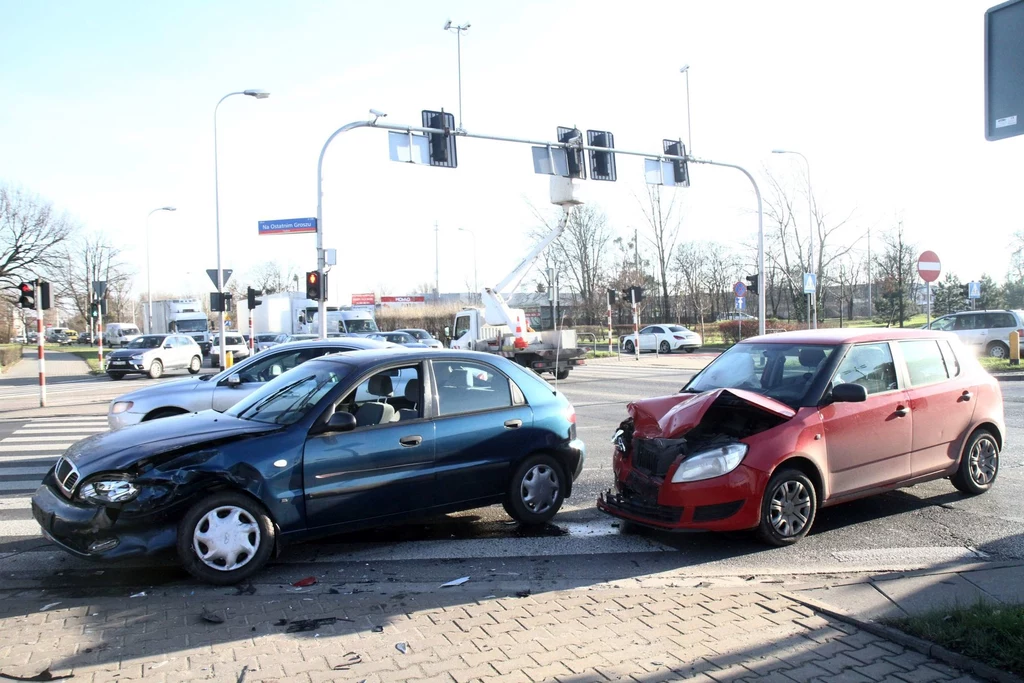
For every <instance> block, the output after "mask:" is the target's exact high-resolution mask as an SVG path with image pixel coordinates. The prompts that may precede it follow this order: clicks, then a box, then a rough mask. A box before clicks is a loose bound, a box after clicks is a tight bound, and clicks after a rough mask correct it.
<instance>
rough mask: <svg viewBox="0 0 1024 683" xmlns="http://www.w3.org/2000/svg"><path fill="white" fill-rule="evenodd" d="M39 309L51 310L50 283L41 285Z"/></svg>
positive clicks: (41, 283)
mask: <svg viewBox="0 0 1024 683" xmlns="http://www.w3.org/2000/svg"><path fill="white" fill-rule="evenodd" d="M39 308H41V309H43V310H44V311H48V310H50V283H49V282H40V283H39Z"/></svg>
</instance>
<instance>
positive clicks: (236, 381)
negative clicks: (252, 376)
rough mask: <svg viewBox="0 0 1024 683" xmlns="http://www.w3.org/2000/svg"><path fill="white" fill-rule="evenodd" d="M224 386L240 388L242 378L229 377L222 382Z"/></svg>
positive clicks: (238, 376) (236, 376) (237, 376)
mask: <svg viewBox="0 0 1024 683" xmlns="http://www.w3.org/2000/svg"><path fill="white" fill-rule="evenodd" d="M224 384H226V385H227V386H229V387H237V386H241V384H242V377H241V375H229V376H228V377H227V379H225V380H224Z"/></svg>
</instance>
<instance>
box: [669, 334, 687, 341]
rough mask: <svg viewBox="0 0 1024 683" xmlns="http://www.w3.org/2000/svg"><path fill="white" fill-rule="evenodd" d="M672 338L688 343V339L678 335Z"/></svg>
mask: <svg viewBox="0 0 1024 683" xmlns="http://www.w3.org/2000/svg"><path fill="white" fill-rule="evenodd" d="M672 338H673V339H678V340H679V341H686V337H680V336H679V335H678V334H677V335H673V337H672Z"/></svg>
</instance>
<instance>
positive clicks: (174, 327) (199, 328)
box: [150, 299, 212, 354]
mask: <svg viewBox="0 0 1024 683" xmlns="http://www.w3.org/2000/svg"><path fill="white" fill-rule="evenodd" d="M150 331H151V332H152V333H153V334H185V335H188V336H189V337H192V338H193V339H195V340H196V343H197V344H199V346H200V347H202V349H203V353H204V354H209V353H210V344H211V343H212V342H211V336H210V321H209V319H208V318H207V317H206V313H205V312H204V311H203V306H202V304H201V303H200V302H199V301H198V300H196V299H164V300H162V301H154V302H153V324H152V329H151V330H150Z"/></svg>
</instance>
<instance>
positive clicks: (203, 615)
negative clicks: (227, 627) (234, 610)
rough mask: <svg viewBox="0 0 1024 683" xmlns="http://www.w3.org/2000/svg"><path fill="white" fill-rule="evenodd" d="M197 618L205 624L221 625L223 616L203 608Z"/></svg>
mask: <svg viewBox="0 0 1024 683" xmlns="http://www.w3.org/2000/svg"><path fill="white" fill-rule="evenodd" d="M199 618H200V619H202V620H203V621H205V622H208V623H210V624H223V623H224V615H223V614H221V613H220V612H213V611H211V610H209V609H207V608H206V607H205V606H204V607H203V611H202V612H200V613H199Z"/></svg>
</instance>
